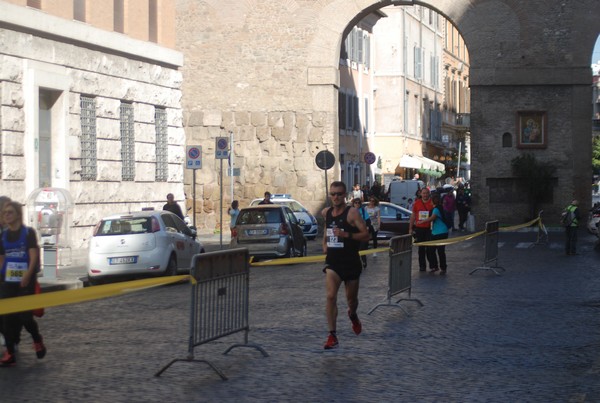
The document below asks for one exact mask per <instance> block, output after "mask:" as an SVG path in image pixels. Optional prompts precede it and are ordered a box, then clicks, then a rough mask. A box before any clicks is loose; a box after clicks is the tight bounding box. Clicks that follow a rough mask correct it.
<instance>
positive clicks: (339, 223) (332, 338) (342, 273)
mask: <svg viewBox="0 0 600 403" xmlns="http://www.w3.org/2000/svg"><path fill="white" fill-rule="evenodd" d="M346 193H347V190H346V184H345V183H344V182H340V181H336V182H332V183H331V185H330V186H329V198H330V200H331V205H332V207H326V208H324V209H323V211H322V213H321V214H322V215H323V218H324V219H325V231H323V252H324V253H325V254H326V258H325V268H324V269H323V272H324V273H325V288H326V292H327V302H326V315H327V325H328V327H329V335H328V336H327V341H326V342H325V345H324V346H323V348H324V349H325V350H330V349H334V348H336V347H337V346H338V344H339V343H338V338H337V329H336V326H337V314H338V308H337V295H338V291H339V289H340V286H341V284H342V282H344V284H345V288H346V300H347V302H348V317H349V318H350V322H351V323H352V330H353V331H354V333H355V334H356V335H359V334H360V332H361V331H362V324H361V322H360V320H359V319H358V315H357V313H356V310H357V308H358V287H359V278H360V274H361V272H362V262H361V259H360V255H359V254H358V251H359V249H360V244H361V242H368V241H369V238H370V236H369V230H368V228H367V225H366V223H365V221H364V220H363V219H362V217H361V216H360V213H359V211H358V209H357V208H355V207H351V206H346Z"/></svg>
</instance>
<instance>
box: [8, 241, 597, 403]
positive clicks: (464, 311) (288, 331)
mask: <svg viewBox="0 0 600 403" xmlns="http://www.w3.org/2000/svg"><path fill="white" fill-rule="evenodd" d="M562 240H563V238H562V233H551V234H550V243H549V244H547V245H537V246H532V245H531V243H532V241H535V234H533V233H510V234H505V233H502V234H501V235H500V248H499V258H500V260H499V264H500V265H501V266H502V267H504V268H505V269H506V272H504V273H502V275H500V276H497V275H495V274H493V273H492V272H490V271H478V272H476V273H474V274H473V275H469V272H470V271H471V270H472V269H474V268H476V267H478V266H480V265H481V263H482V259H483V238H476V239H474V240H471V241H468V242H464V243H460V244H456V245H451V246H449V247H447V254H448V262H449V263H448V275H447V276H445V277H444V276H439V275H432V274H429V273H419V272H418V271H415V269H414V268H415V267H416V266H417V265H416V250H415V253H413V290H412V297H413V298H417V299H419V300H420V301H421V302H423V304H424V306H423V307H420V306H419V305H418V304H416V303H414V302H410V301H407V302H402V303H401V304H402V306H403V307H404V308H405V309H406V310H408V312H409V313H410V316H408V315H406V314H405V313H404V312H403V311H402V310H401V309H398V308H394V307H381V308H378V309H377V310H375V311H374V312H373V313H372V314H371V315H367V312H368V311H369V310H370V309H371V308H372V307H374V306H375V305H376V304H378V303H380V302H383V301H384V300H385V296H386V290H387V273H388V266H387V265H388V257H387V255H386V254H381V253H380V254H378V256H377V257H376V258H374V257H369V268H368V270H367V271H366V272H365V273H364V274H363V277H362V280H361V281H362V282H361V290H360V295H359V296H360V307H359V316H360V317H361V320H362V322H363V333H362V334H361V335H360V336H355V335H354V334H353V333H352V330H351V327H350V321H349V320H348V318H347V316H346V313H345V312H346V308H345V306H344V299H343V294H342V293H341V292H340V295H339V297H340V301H339V308H340V315H339V318H338V334H339V340H340V347H339V348H338V349H337V350H334V351H324V350H323V349H322V344H323V343H324V341H325V338H326V335H327V332H326V330H327V327H326V322H325V315H324V302H325V301H324V298H325V293H324V278H323V274H322V272H321V270H320V269H321V265H319V264H311V265H298V266H288V267H282V266H275V267H254V268H252V269H251V276H250V296H251V303H250V326H251V332H250V334H249V341H250V342H251V343H256V344H258V345H260V346H261V347H263V348H264V349H265V350H266V351H267V352H268V353H269V357H266V358H265V357H262V356H261V354H260V353H259V352H258V351H255V350H253V349H234V350H232V351H231V352H230V353H229V354H228V355H226V356H225V355H222V354H221V353H222V352H223V351H225V350H226V349H227V348H228V347H229V346H230V345H232V344H234V343H239V342H243V334H242V333H238V334H235V335H232V336H229V337H226V338H223V339H220V340H218V341H215V342H212V343H208V344H206V345H202V346H199V347H197V348H196V349H195V357H196V358H197V359H206V360H208V361H210V362H212V363H213V364H215V365H216V366H217V367H219V368H220V369H221V370H222V371H223V372H224V373H225V374H226V375H227V377H228V378H229V380H227V381H222V380H221V379H220V378H219V376H218V375H217V374H216V373H215V372H213V371H212V370H211V369H210V368H209V367H208V366H207V365H206V364H204V363H189V362H178V363H176V364H174V365H173V366H172V367H171V368H170V369H168V370H167V371H166V372H164V373H163V374H162V376H161V377H158V378H157V377H154V374H155V372H157V371H158V370H159V369H161V368H162V367H163V366H164V365H166V364H167V363H168V362H169V361H171V360H172V359H174V358H186V356H187V338H188V332H189V330H188V326H189V300H190V292H189V285H187V284H179V285H174V286H165V287H160V288H156V289H150V290H146V291H141V292H136V293H133V294H128V295H125V296H121V297H117V298H108V299H103V300H98V301H93V302H88V303H82V304H76V305H69V306H61V307H56V308H51V309H48V310H47V313H46V316H45V317H44V318H42V319H40V321H39V322H40V325H41V330H42V334H43V335H44V336H45V340H46V343H47V347H48V355H47V356H46V358H45V359H44V360H37V359H36V358H35V353H34V352H33V350H32V348H31V346H30V345H29V344H30V343H29V339H28V335H27V337H25V336H26V334H24V342H23V345H22V346H21V351H20V353H19V356H18V360H19V361H18V365H17V366H16V367H14V368H9V369H2V372H3V373H2V375H1V377H0V390H1V391H2V392H1V393H2V401H5V402H33V401H35V402H40V401H48V402H71V401H90V402H117V401H118V402H121V401H127V402H148V401H162V402H190V401H194V402H204V401H211V402H216V401H248V402H253V401H270V402H276V401H277V402H280V401H307V402H308V401H311V402H312V401H319V402H382V401H389V402H391V401H394V402H417V401H418V402H433V401H439V402H516V401H518V402H595V401H600V279H599V274H600V253H599V252H597V251H595V250H594V249H593V242H594V238H593V237H592V236H591V235H588V234H584V233H583V231H582V232H581V236H580V242H579V252H580V253H581V254H580V255H578V256H565V255H564V251H563V245H562ZM405 296H406V295H405ZM25 341H27V343H25Z"/></svg>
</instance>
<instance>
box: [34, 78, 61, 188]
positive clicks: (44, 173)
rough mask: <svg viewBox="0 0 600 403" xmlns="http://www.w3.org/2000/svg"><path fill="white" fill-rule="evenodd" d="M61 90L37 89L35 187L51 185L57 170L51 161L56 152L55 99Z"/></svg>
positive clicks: (56, 99)
mask: <svg viewBox="0 0 600 403" xmlns="http://www.w3.org/2000/svg"><path fill="white" fill-rule="evenodd" d="M60 95H61V91H56V90H50V89H47V88H40V89H39V103H38V117H39V119H38V147H39V148H38V150H39V152H38V184H37V186H36V187H52V185H53V184H52V177H53V176H54V173H56V172H58V171H57V170H58V167H57V166H56V164H55V163H54V162H53V154H56V151H57V150H56V148H57V147H56V138H57V136H58V135H59V133H57V131H56V122H57V115H58V111H57V109H58V108H57V101H58V99H59V98H60Z"/></svg>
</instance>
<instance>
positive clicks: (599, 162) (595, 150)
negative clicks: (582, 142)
mask: <svg viewBox="0 0 600 403" xmlns="http://www.w3.org/2000/svg"><path fill="white" fill-rule="evenodd" d="M592 168H593V170H594V173H595V174H597V173H600V136H596V137H594V141H593V142H592Z"/></svg>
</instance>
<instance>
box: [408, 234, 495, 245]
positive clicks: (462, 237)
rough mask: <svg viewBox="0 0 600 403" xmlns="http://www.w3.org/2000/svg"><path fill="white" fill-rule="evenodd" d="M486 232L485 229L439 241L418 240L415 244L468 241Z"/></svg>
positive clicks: (449, 243) (446, 243)
mask: <svg viewBox="0 0 600 403" xmlns="http://www.w3.org/2000/svg"><path fill="white" fill-rule="evenodd" d="M483 234H485V231H479V232H475V233H473V234H469V235H463V236H458V237H456V238H447V239H440V240H439V241H425V242H416V243H414V244H413V245H414V246H443V245H452V244H454V243H459V242H462V241H468V240H469V239H473V238H476V237H478V236H480V235H483Z"/></svg>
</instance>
